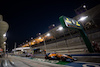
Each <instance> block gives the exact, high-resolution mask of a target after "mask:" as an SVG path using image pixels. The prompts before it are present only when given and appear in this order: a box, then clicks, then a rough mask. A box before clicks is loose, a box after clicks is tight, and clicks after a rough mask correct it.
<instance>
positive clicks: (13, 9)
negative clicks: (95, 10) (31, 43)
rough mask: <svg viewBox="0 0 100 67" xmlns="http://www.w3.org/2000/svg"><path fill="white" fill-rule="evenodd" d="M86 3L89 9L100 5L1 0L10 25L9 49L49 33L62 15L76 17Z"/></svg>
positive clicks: (73, 0) (53, 0)
mask: <svg viewBox="0 0 100 67" xmlns="http://www.w3.org/2000/svg"><path fill="white" fill-rule="evenodd" d="M84 3H85V4H86V5H87V9H89V8H92V7H93V6H95V5H97V4H99V0H80V1H79V0H40V1H39V0H34V1H29V0H24V1H22V0H20V1H18V0H16V1H15V0H0V14H2V15H3V18H4V21H6V22H7V23H8V24H9V30H8V32H7V37H8V40H7V44H8V48H9V49H12V48H13V47H14V42H17V45H19V44H22V43H23V42H25V41H26V40H29V39H30V38H31V37H34V38H35V37H36V34H37V33H39V32H41V33H45V32H47V31H49V29H48V26H50V25H51V24H55V25H56V26H57V25H59V24H60V21H59V17H60V16H61V15H65V16H67V17H71V18H72V17H74V16H76V14H75V12H74V9H76V8H78V7H79V6H81V5H82V4H84Z"/></svg>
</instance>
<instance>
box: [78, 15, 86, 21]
mask: <svg viewBox="0 0 100 67" xmlns="http://www.w3.org/2000/svg"><path fill="white" fill-rule="evenodd" d="M87 18H88V16H83V17H81V18H80V19H79V20H78V21H84V20H86V19H87Z"/></svg>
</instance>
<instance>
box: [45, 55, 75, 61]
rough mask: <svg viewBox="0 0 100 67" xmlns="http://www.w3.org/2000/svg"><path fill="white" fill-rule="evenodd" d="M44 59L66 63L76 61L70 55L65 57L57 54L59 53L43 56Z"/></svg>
mask: <svg viewBox="0 0 100 67" xmlns="http://www.w3.org/2000/svg"><path fill="white" fill-rule="evenodd" d="M45 59H49V60H51V59H57V60H61V61H68V62H73V61H76V60H77V59H76V58H73V57H72V56H71V55H65V54H59V53H47V54H46V55H45Z"/></svg>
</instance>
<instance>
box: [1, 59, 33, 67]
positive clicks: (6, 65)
mask: <svg viewBox="0 0 100 67" xmlns="http://www.w3.org/2000/svg"><path fill="white" fill-rule="evenodd" d="M18 61H19V62H22V63H23V64H24V65H26V66H27V67H33V66H31V65H29V64H28V63H25V62H23V61H20V60H18ZM0 67H19V66H16V65H15V63H14V62H13V61H11V60H2V61H1V65H0Z"/></svg>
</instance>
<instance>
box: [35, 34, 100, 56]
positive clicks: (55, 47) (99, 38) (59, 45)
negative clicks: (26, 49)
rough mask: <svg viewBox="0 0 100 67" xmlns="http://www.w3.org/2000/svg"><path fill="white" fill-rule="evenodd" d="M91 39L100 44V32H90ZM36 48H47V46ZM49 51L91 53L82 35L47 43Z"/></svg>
mask: <svg viewBox="0 0 100 67" xmlns="http://www.w3.org/2000/svg"><path fill="white" fill-rule="evenodd" d="M88 37H89V39H90V41H93V40H94V41H96V42H97V43H98V44H99V45H100V32H96V33H92V34H88ZM36 48H40V49H42V50H43V49H45V46H39V47H36ZM46 50H47V52H58V53H61V54H76V53H77V54H78V53H79V54H81V53H89V52H88V50H87V47H86V45H85V43H84V41H83V39H82V38H81V37H75V38H71V39H67V40H62V41H58V42H55V43H51V44H46Z"/></svg>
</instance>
